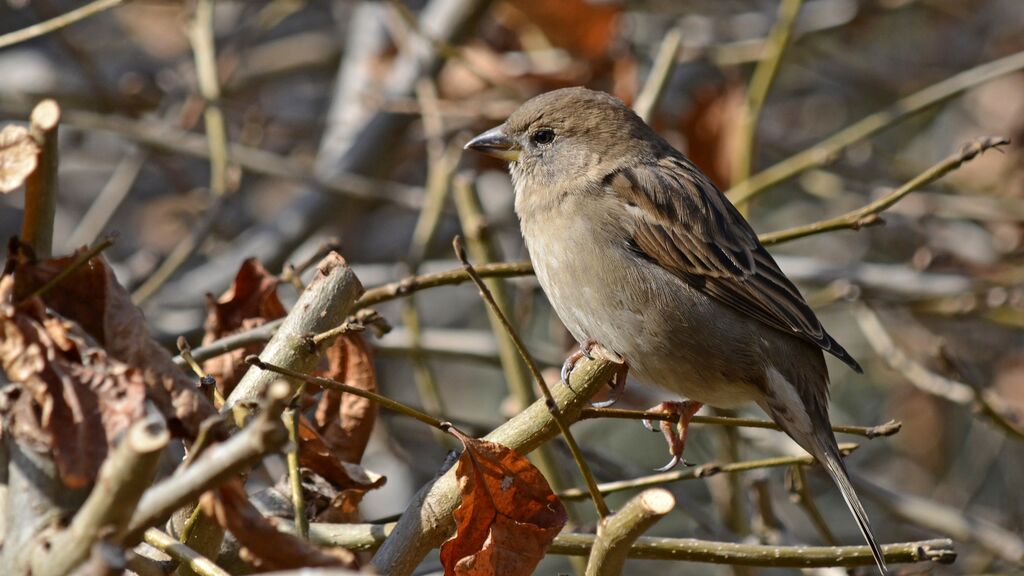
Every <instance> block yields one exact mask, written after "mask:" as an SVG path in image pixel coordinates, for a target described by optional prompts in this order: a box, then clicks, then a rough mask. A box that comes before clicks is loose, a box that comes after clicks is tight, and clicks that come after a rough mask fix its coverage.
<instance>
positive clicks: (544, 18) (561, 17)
mask: <svg viewBox="0 0 1024 576" xmlns="http://www.w3.org/2000/svg"><path fill="white" fill-rule="evenodd" d="M512 6H515V8H517V9H519V10H521V11H522V12H523V13H524V14H525V15H526V16H527V18H529V20H530V22H531V23H532V24H535V25H536V26H538V27H540V29H541V30H543V31H544V33H545V34H546V35H547V37H548V38H549V39H550V40H551V42H553V43H554V44H555V45H556V46H558V47H559V48H564V49H565V50H567V51H569V52H571V53H573V54H577V55H579V56H582V57H583V58H586V59H588V60H596V59H600V58H603V57H607V55H608V47H609V46H610V44H611V41H612V39H613V38H615V36H616V34H615V27H616V26H617V25H618V17H619V14H620V13H621V12H622V7H621V6H619V5H618V4H617V3H611V2H609V3H602V2H588V1H586V0H561V1H559V2H551V1H550V0H520V1H518V2H515V3H514V4H512Z"/></svg>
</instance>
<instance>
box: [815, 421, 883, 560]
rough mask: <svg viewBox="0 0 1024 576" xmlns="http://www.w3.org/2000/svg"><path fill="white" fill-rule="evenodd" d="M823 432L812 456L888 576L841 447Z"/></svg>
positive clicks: (817, 439)
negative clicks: (844, 503)
mask: <svg viewBox="0 0 1024 576" xmlns="http://www.w3.org/2000/svg"><path fill="white" fill-rule="evenodd" d="M822 432H823V433H821V432H819V433H818V434H816V436H819V437H817V438H815V439H814V444H817V446H816V448H817V450H814V451H813V452H812V454H813V455H814V457H815V458H817V460H818V462H821V465H822V466H824V467H825V471H826V472H828V475H829V476H830V477H831V478H832V481H833V482H834V483H835V485H836V487H837V488H839V492H840V493H841V494H842V495H843V500H844V501H845V502H846V507H847V508H849V509H850V512H851V513H852V514H853V517H854V519H855V520H856V521H857V527H858V528H860V533H861V534H862V535H863V536H864V540H866V541H867V543H868V547H869V548H871V555H872V556H874V557H875V564H877V565H878V571H879V572H881V573H882V576H887V575H888V574H889V570H888V569H887V568H886V566H885V555H883V554H882V547H881V546H879V544H878V540H876V539H875V535H874V533H873V532H872V531H871V521H870V520H868V514H867V512H865V511H864V506H863V505H861V503H860V498H858V497H857V493H856V492H855V491H854V489H853V484H851V483H850V475H849V474H848V473H847V472H846V465H845V464H843V459H842V457H841V456H840V454H839V447H838V446H837V445H836V441H835V439H834V438H832V433H831V431H828V430H825V431H822ZM826 434H827V435H828V437H827V438H821V437H820V436H824V435H826Z"/></svg>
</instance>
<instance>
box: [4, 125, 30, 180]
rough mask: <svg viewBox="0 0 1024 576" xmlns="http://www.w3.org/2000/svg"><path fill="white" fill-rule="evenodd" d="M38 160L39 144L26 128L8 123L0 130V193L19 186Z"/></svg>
mask: <svg viewBox="0 0 1024 576" xmlns="http://www.w3.org/2000/svg"><path fill="white" fill-rule="evenodd" d="M38 162H39V145H38V144H36V141H35V140H33V139H32V137H31V136H29V133H28V128H25V127H24V126H18V125H17V124H9V125H7V126H4V129H3V130H0V193H4V194H6V193H7V192H11V191H13V190H15V189H17V188H18V186H21V185H22V184H23V183H24V182H25V179H26V178H28V176H29V174H31V173H32V171H34V170H35V169H36V165H37V164H38Z"/></svg>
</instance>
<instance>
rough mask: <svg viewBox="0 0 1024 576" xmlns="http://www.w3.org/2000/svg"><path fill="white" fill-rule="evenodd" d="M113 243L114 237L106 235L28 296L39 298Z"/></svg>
mask: <svg viewBox="0 0 1024 576" xmlns="http://www.w3.org/2000/svg"><path fill="white" fill-rule="evenodd" d="M113 245H114V238H113V237H112V236H107V237H106V238H104V239H103V240H100V242H99V243H98V244H96V245H95V246H93V247H92V248H89V249H88V250H86V251H85V252H82V253H81V254H79V255H78V256H75V259H74V260H72V261H71V263H70V264H68V265H67V266H66V267H64V269H63V270H61V271H60V272H58V273H57V275H56V276H54V277H53V278H51V279H50V280H49V281H47V282H46V284H43V285H42V286H40V287H39V288H36V289H35V290H34V291H33V292H32V293H31V294H29V298H36V297H40V298H41V297H42V296H43V295H45V294H46V293H48V292H49V291H50V290H53V289H54V288H56V287H57V286H59V285H60V283H61V282H63V281H64V280H67V278H68V276H71V275H72V274H74V273H75V271H76V270H78V269H79V268H81V267H82V266H85V265H86V264H88V263H89V261H90V260H92V259H93V258H95V257H96V256H99V254H100V253H101V252H103V251H104V250H106V249H107V248H110V247H111V246H113Z"/></svg>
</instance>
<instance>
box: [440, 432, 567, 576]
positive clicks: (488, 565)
mask: <svg viewBox="0 0 1024 576" xmlns="http://www.w3.org/2000/svg"><path fill="white" fill-rule="evenodd" d="M456 436H458V437H459V439H460V440H462V443H463V445H464V446H465V447H466V449H465V450H464V451H463V452H462V455H461V456H460V457H459V462H458V465H457V467H456V469H455V473H456V476H457V477H458V481H459V488H460V491H461V492H462V502H461V503H460V504H459V507H458V508H457V509H456V510H455V514H454V516H455V521H456V523H457V532H456V534H455V536H453V537H451V538H450V539H448V540H447V541H446V542H445V543H444V544H443V545H442V546H441V563H442V565H444V570H445V574H446V575H447V576H453V575H459V576H484V575H493V574H502V575H504V576H518V575H524V576H525V575H529V574H532V573H533V570H534V568H536V567H537V564H538V563H539V562H540V560H541V558H543V557H544V552H545V551H546V550H547V548H548V546H549V545H550V544H551V541H552V540H554V538H555V536H556V535H557V534H558V532H559V531H560V530H561V529H562V527H563V526H564V525H565V522H566V514H565V508H564V507H563V506H562V503H561V502H560V501H559V500H558V498H557V497H556V496H555V494H554V493H553V492H552V491H551V488H550V487H549V486H548V483H547V481H545V479H544V476H543V475H541V473H540V471H539V470H537V469H536V468H534V466H533V465H532V464H530V461H529V460H527V459H526V458H525V457H523V456H521V455H519V454H517V453H516V452H515V451H513V450H511V449H509V448H506V447H504V446H502V445H500V444H496V443H494V442H489V441H487V440H477V439H475V438H469V437H466V436H464V435H462V434H461V433H456Z"/></svg>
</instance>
